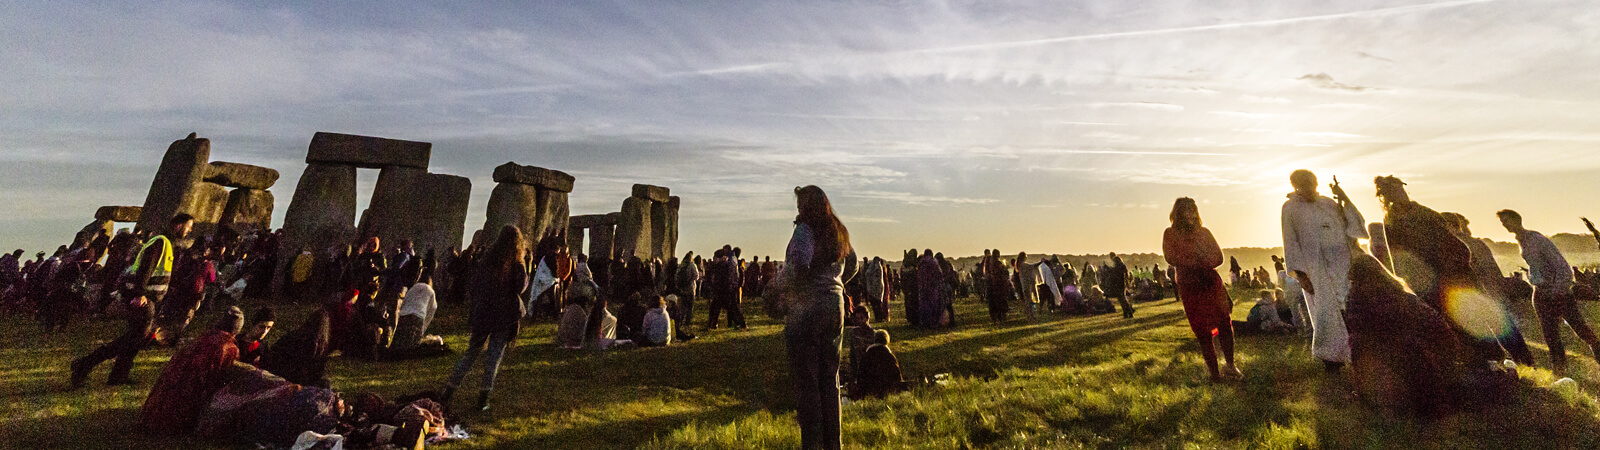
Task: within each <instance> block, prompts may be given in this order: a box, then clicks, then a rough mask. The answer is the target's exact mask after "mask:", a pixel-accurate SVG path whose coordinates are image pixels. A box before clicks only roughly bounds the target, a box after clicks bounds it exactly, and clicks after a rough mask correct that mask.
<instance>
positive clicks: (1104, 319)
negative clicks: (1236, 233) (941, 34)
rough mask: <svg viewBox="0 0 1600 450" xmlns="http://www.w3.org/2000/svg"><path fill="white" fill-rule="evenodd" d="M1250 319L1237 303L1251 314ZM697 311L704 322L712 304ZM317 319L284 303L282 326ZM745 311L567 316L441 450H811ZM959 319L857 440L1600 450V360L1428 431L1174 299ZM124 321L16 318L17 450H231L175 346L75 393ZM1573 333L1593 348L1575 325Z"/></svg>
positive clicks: (430, 364)
mask: <svg viewBox="0 0 1600 450" xmlns="http://www.w3.org/2000/svg"><path fill="white" fill-rule="evenodd" d="M1594 306H1595V305H1585V308H1593V307H1594ZM1246 308H1247V305H1243V304H1241V305H1239V306H1238V308H1237V309H1236V311H1235V314H1234V316H1235V317H1243V315H1244V312H1245V309H1246ZM697 309H699V310H700V314H701V317H702V318H701V320H704V318H703V317H704V314H705V312H704V311H705V308H704V306H703V305H701V307H700V308H697ZM308 311H309V308H308V307H293V306H288V307H283V308H282V309H280V312H279V317H280V322H279V327H280V331H276V332H274V333H281V332H282V331H286V330H287V329H288V328H290V327H292V326H293V324H295V323H296V322H298V320H299V318H301V317H303V316H304V315H305V314H306V313H307V312H308ZM746 311H747V312H749V313H750V314H749V316H750V318H751V325H752V326H751V327H750V330H748V331H732V330H715V331H708V332H701V333H700V334H701V338H700V339H698V340H695V341H693V342H690V343H687V344H683V345H676V344H675V345H673V346H671V347H666V348H649V349H635V350H627V351H619V352H609V353H595V352H590V351H567V350H559V349H556V348H555V347H553V346H552V345H551V344H550V337H551V335H552V334H553V333H554V328H555V327H554V325H553V324H549V323H541V324H536V325H533V326H529V327H526V328H525V329H524V332H523V334H522V338H521V340H520V341H519V345H518V346H517V348H516V349H514V350H513V351H512V352H511V353H510V354H509V355H508V356H507V359H506V364H505V366H503V368H502V371H501V373H500V378H499V381H498V383H497V386H496V389H495V394H494V400H493V404H494V407H493V408H492V410H491V411H490V412H487V413H481V414H480V413H472V414H466V415H464V417H463V419H464V422H465V423H466V424H467V427H468V428H469V429H470V431H471V432H472V433H473V434H474V437H473V438H472V439H470V440H466V441H461V442H456V443H451V444H447V445H445V446H443V447H444V448H462V449H469V448H639V447H642V448H686V449H687V448H694V449H700V448H789V447H796V446H797V445H798V441H799V435H798V429H797V427H796V426H795V425H794V423H793V420H794V413H793V400H792V399H791V397H792V391H791V389H790V387H789V380H788V374H787V368H786V366H785V364H784V357H783V341H782V337H781V330H782V324H781V323H778V322H774V321H772V320H769V319H767V318H765V317H764V316H763V315H762V314H761V313H760V311H761V309H760V306H759V303H757V302H747V303H746ZM958 312H959V315H960V318H961V322H960V326H958V327H956V328H954V329H947V330H937V331H923V330H913V329H909V328H907V327H905V326H904V324H903V322H899V321H896V322H894V323H893V324H892V325H890V326H888V329H889V331H890V332H891V333H892V334H893V336H894V344H893V345H892V347H893V348H894V349H895V351H896V353H897V354H898V355H899V357H900V361H901V365H902V366H903V367H904V369H905V370H906V372H907V378H914V379H918V380H921V379H925V378H927V379H931V378H934V376H935V375H937V374H948V376H947V377H941V378H943V379H944V382H942V383H922V384H920V385H919V386H918V387H917V388H915V389H914V390H913V391H911V392H909V393H905V394H899V395H895V396H891V397H890V398H887V399H883V400H866V401H861V402H853V403H848V404H846V405H845V407H844V413H843V414H844V430H843V432H844V443H845V446H846V447H847V448H848V447H857V448H859V447H890V448H900V447H912V448H967V447H1001V448H1010V447H1029V448H1032V447H1048V448H1060V447H1108V448H1110V447H1115V448H1121V447H1140V448H1408V447H1409V448H1593V447H1595V446H1596V445H1600V402H1597V401H1596V400H1595V399H1594V397H1593V395H1592V394H1589V393H1592V392H1595V391H1596V389H1597V388H1600V367H1597V366H1596V365H1595V362H1594V360H1593V359H1592V358H1590V355H1588V354H1587V352H1583V353H1581V356H1579V357H1577V358H1575V359H1574V361H1573V368H1572V369H1571V372H1570V373H1569V374H1568V375H1569V376H1572V377H1573V378H1575V379H1577V380H1578V382H1579V386H1580V390H1579V391H1564V392H1558V391H1554V390H1550V389H1544V388H1539V387H1538V386H1545V385H1548V384H1549V383H1550V382H1552V381H1553V380H1554V379H1555V378H1556V377H1555V376H1553V375H1552V374H1551V373H1549V372H1548V371H1545V370H1542V369H1532V368H1523V369H1521V375H1522V377H1523V381H1524V384H1526V385H1528V386H1529V388H1528V389H1525V392H1526V393H1525V395H1523V396H1522V397H1521V398H1519V399H1517V400H1516V401H1515V402H1513V404H1511V405H1507V406H1495V407H1490V408H1488V409H1486V410H1481V411H1467V412H1462V413H1460V414H1457V415H1454V416H1449V417H1444V418H1439V419H1433V420H1428V421H1421V420H1417V419H1412V418H1409V417H1403V416H1398V417H1397V416H1395V415H1393V414H1391V413H1388V412H1385V411H1382V410H1377V409H1373V408H1369V407H1367V406H1364V405H1362V404H1360V403H1359V402H1358V401H1356V400H1355V399H1354V397H1353V394H1352V393H1351V390H1350V386H1349V383H1348V382H1347V381H1346V380H1344V379H1343V378H1342V377H1329V376H1327V375H1324V374H1323V372H1322V369H1321V367H1320V365H1317V364H1313V361H1312V360H1311V357H1310V355H1309V351H1308V349H1307V348H1306V347H1307V339H1306V338H1300V337H1295V336H1262V337H1242V338H1241V339H1240V341H1239V344H1238V350H1237V352H1238V354H1239V361H1240V362H1239V365H1240V367H1241V368H1242V369H1243V370H1244V371H1245V375H1246V378H1245V380H1244V381H1243V382H1242V383H1238V384H1231V385H1212V384H1209V383H1207V382H1205V379H1206V376H1205V368H1204V365H1203V363H1202V362H1201V359H1200V356H1199V352H1198V350H1197V348H1196V345H1195V343H1194V341H1193V338H1192V337H1191V336H1190V334H1189V331H1188V328H1187V325H1186V324H1185V322H1184V319H1183V312H1182V308H1181V306H1180V305H1178V304H1177V303H1175V302H1174V301H1172V300H1171V299H1167V300H1164V301H1158V302H1151V303H1146V304H1142V305H1140V309H1139V312H1138V315H1137V317H1135V318H1134V319H1122V318H1121V317H1120V315H1116V314H1108V315H1101V316H1095V317H1047V318H1046V319H1044V320H1041V321H1040V322H1039V323H1035V324H1030V323H1026V322H1025V321H1023V320H1021V319H1013V320H1011V321H1008V322H1005V323H1001V324H990V323H989V321H988V320H987V316H986V313H985V312H984V310H983V308H982V306H981V305H980V304H979V303H978V302H977V301H976V300H975V299H970V298H968V299H962V300H960V301H958ZM1588 312H1589V313H1591V315H1590V317H1595V316H1594V315H1593V314H1592V313H1594V311H1592V310H1590V311H1588ZM462 314H463V309H462V308H459V307H449V306H446V307H445V308H444V309H441V311H440V315H441V318H440V319H439V320H438V321H437V325H436V326H435V329H434V330H432V331H433V332H435V333H440V334H443V335H444V336H445V338H446V340H447V342H449V343H450V345H451V346H452V347H453V348H457V349H459V348H461V346H463V345H464V344H465V340H466V332H465V324H464V320H463V319H461V318H460V317H459V316H460V315H462ZM1014 315H1015V314H1014ZM210 318H211V317H209V316H207V317H203V318H202V319H201V321H202V323H205V322H207V321H209V319H210ZM119 329H120V324H118V323H116V322H111V321H107V322H97V323H88V324H83V323H80V324H79V325H78V326H76V327H75V328H74V329H73V330H72V331H71V332H70V333H69V334H65V335H60V336H53V337H49V338H40V337H38V336H36V335H37V330H38V326H37V324H36V323H35V322H33V321H31V320H26V319H23V318H17V317H9V318H4V319H0V334H3V341H0V342H4V343H5V344H0V393H3V394H4V397H5V398H4V404H5V406H4V408H5V409H4V416H3V417H4V425H3V427H0V447H9V448H45V447H55V448H208V447H219V448H227V446H225V445H218V444H215V443H209V442H205V441H200V440H195V439H151V438H147V437H143V436H141V435H140V434H139V433H138V432H137V430H136V428H135V426H134V425H135V424H136V422H137V416H138V409H139V407H140V405H141V404H142V402H143V401H144V397H145V393H146V391H147V390H148V389H149V383H150V382H151V381H153V379H154V378H155V376H156V374H157V372H158V371H159V369H160V365H161V364H162V363H163V362H165V361H166V359H167V358H168V356H169V355H170V354H171V351H170V350H166V349H155V350H152V351H146V352H145V353H143V354H142V355H141V358H140V360H139V362H138V365H137V366H136V368H135V371H134V376H135V377H136V378H137V379H138V380H139V381H141V382H142V383H141V384H140V385H137V386H133V387H107V386H104V384H103V382H104V379H105V370H106V368H107V367H108V366H109V364H108V365H103V366H102V367H101V368H99V369H98V370H97V371H96V372H95V374H94V375H93V377H92V378H91V380H92V381H91V383H90V385H89V386H88V387H86V388H84V389H82V390H79V391H75V392H67V391H66V389H65V385H66V381H65V378H66V372H67V363H68V361H69V360H70V359H71V358H72V357H73V356H75V355H81V354H84V353H86V352H87V351H88V349H89V347H90V344H91V343H92V342H93V341H95V340H99V339H110V338H111V337H113V336H114V335H115V333H116V332H117V331H119ZM1530 334H1533V335H1537V332H1532V333H1530ZM276 336H279V334H275V335H274V336H273V337H276ZM1568 339H1569V340H1568V342H1569V343H1570V342H1576V341H1575V338H1573V337H1572V336H1570V333H1569V336H1568ZM269 340H270V338H269ZM1534 347H1535V351H1536V355H1537V356H1538V358H1539V361H1541V362H1543V361H1548V359H1547V357H1546V355H1545V354H1544V353H1543V352H1542V350H1543V349H1544V347H1543V345H1542V344H1539V343H1534ZM1577 347H1582V346H1581V345H1580V346H1577ZM454 363H455V358H454V357H444V358H437V359H430V360H419V361H405V362H393V363H368V362H361V361H353V360H348V359H342V358H336V359H335V361H334V363H333V367H332V372H333V377H334V385H335V387H336V388H338V389H339V390H341V391H344V392H346V393H347V394H348V393H356V392H361V391H372V392H376V393H378V394H380V395H383V396H386V397H393V396H397V395H402V394H408V393H413V392H417V391H420V390H424V389H434V388H437V387H438V386H439V385H440V383H441V382H442V381H443V380H444V378H445V377H446V376H447V375H448V373H449V371H450V368H451V366H452V365H453V364H454ZM476 380H477V377H476V372H474V373H473V374H471V375H469V376H468V381H467V384H465V385H463V394H462V395H459V396H458V398H457V399H456V405H455V406H456V407H458V408H462V409H465V408H467V407H468V406H470V403H471V402H472V400H473V398H474V397H475V395H473V394H475V392H473V391H474V390H475V389H476V386H477V385H476V384H475V383H476Z"/></svg>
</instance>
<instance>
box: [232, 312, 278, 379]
mask: <svg viewBox="0 0 1600 450" xmlns="http://www.w3.org/2000/svg"><path fill="white" fill-rule="evenodd" d="M277 323H278V318H277V314H275V313H274V312H273V310H272V307H271V306H263V307H261V309H258V310H256V313H255V314H254V315H252V316H250V326H249V328H246V329H245V330H244V332H242V333H239V335H238V336H235V337H234V345H236V346H238V347H239V362H242V363H245V364H249V365H252V366H257V367H260V366H261V356H262V355H265V354H266V353H267V342H266V341H265V340H264V339H266V337H267V333H269V332H271V331H272V327H273V326H275V325H277Z"/></svg>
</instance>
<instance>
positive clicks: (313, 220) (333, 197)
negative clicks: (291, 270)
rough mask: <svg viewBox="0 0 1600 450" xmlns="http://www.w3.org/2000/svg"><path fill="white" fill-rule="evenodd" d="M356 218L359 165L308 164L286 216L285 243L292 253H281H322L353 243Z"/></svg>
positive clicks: (284, 223) (284, 227)
mask: <svg viewBox="0 0 1600 450" xmlns="http://www.w3.org/2000/svg"><path fill="white" fill-rule="evenodd" d="M355 221H356V167H355V166H347V165H338V164H307V165H306V170H305V172H303V173H301V175H300V183H299V184H297V185H296V186H295V189H294V198H292V199H290V200H289V210H288V211H286V212H285V213H284V216H283V243H284V247H285V249H287V250H289V251H290V252H289V253H282V252H280V253H282V254H297V253H299V252H300V250H311V251H312V252H321V251H322V250H325V249H327V248H328V247H330V246H332V245H335V244H340V245H342V244H346V243H350V242H351V241H352V240H353V239H354V238H355V225H354V224H355ZM281 263H282V261H280V265H281Z"/></svg>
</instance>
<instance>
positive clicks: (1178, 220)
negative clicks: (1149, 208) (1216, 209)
mask: <svg viewBox="0 0 1600 450" xmlns="http://www.w3.org/2000/svg"><path fill="white" fill-rule="evenodd" d="M1167 219H1168V220H1170V221H1172V227H1173V228H1177V229H1180V230H1193V229H1195V228H1200V206H1199V205H1196V204H1195V203H1194V199H1192V198H1189V197H1179V198H1178V200H1176V201H1174V202H1172V213H1171V214H1168V215H1167Z"/></svg>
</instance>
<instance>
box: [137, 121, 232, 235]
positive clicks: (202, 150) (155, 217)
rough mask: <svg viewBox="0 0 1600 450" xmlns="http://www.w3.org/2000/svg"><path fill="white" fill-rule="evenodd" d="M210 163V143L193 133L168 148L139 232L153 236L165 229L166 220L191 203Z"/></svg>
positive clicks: (140, 222)
mask: <svg viewBox="0 0 1600 450" xmlns="http://www.w3.org/2000/svg"><path fill="white" fill-rule="evenodd" d="M210 160H211V140H210V139H204V138H198V137H195V134H194V133H190V134H189V136H188V137H186V138H184V139H179V140H176V141H173V142H172V145H170V146H167V152H166V154H165V155H163V156H162V157H161V167H160V168H158V169H156V176H155V180H153V181H151V182H150V191H149V193H147V194H145V198H144V206H143V207H142V208H141V209H140V213H139V223H138V225H137V226H136V228H137V229H140V230H151V231H153V232H159V231H160V230H162V229H163V228H165V227H166V223H167V220H169V219H171V218H172V216H174V215H177V214H178V212H180V211H179V210H180V209H181V208H182V207H183V205H184V204H185V203H186V202H187V201H189V200H191V199H189V198H187V197H188V196H189V193H190V191H191V190H192V189H193V187H194V185H195V184H196V183H199V182H200V179H201V177H202V176H204V175H205V171H206V170H207V167H206V166H207V164H206V163H207V161H210ZM212 223H215V222H212Z"/></svg>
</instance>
